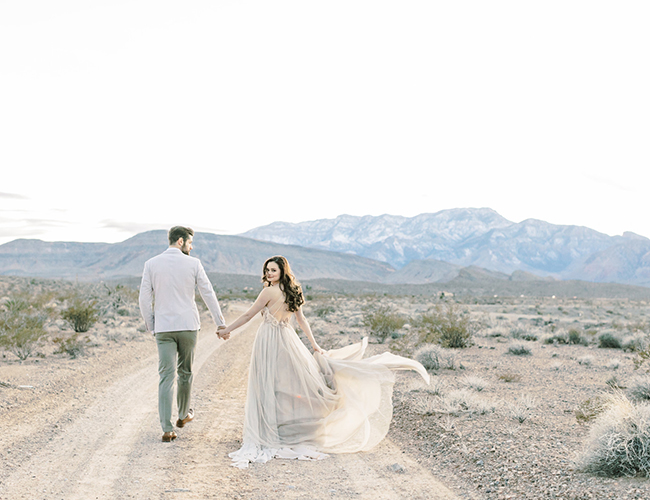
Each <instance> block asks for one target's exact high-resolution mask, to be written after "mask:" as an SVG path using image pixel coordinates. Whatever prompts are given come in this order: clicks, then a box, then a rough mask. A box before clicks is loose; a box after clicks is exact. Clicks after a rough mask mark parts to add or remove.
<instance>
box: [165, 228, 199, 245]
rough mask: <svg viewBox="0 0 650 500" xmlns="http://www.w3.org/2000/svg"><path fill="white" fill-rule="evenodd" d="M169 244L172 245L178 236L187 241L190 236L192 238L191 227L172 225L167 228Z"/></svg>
mask: <svg viewBox="0 0 650 500" xmlns="http://www.w3.org/2000/svg"><path fill="white" fill-rule="evenodd" d="M168 236H169V244H170V245H173V244H174V243H176V242H177V241H178V239H179V238H183V241H187V240H188V239H189V238H190V236H191V237H192V238H194V230H193V229H192V228H191V227H183V226H174V227H172V228H171V229H170V230H169V234H168Z"/></svg>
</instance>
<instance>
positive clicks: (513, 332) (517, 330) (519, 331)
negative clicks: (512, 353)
mask: <svg viewBox="0 0 650 500" xmlns="http://www.w3.org/2000/svg"><path fill="white" fill-rule="evenodd" d="M524 335H526V330H525V329H524V328H522V327H520V326H514V327H512V328H511V329H510V336H511V337H512V338H513V339H520V338H521V337H522V336H524Z"/></svg>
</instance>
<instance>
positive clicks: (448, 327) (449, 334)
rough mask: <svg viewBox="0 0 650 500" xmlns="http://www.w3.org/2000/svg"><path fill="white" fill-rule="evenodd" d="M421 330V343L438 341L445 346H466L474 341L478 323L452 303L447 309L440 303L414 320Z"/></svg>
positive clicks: (447, 305)
mask: <svg viewBox="0 0 650 500" xmlns="http://www.w3.org/2000/svg"><path fill="white" fill-rule="evenodd" d="M414 326H415V327H417V328H418V329H419V331H420V343H434V342H435V343H438V344H440V345H442V346H443V347H452V348H465V347H469V346H470V345H471V343H472V336H473V334H474V330H475V329H476V325H475V324H474V323H473V322H472V321H471V320H470V318H469V316H467V315H463V314H462V313H460V312H459V311H458V309H457V308H456V306H455V305H454V304H452V303H449V304H446V310H443V308H442V307H441V306H440V305H438V306H436V307H434V308H433V309H430V310H429V311H427V312H426V313H425V314H423V315H422V316H420V317H419V318H417V319H416V320H415V321H414Z"/></svg>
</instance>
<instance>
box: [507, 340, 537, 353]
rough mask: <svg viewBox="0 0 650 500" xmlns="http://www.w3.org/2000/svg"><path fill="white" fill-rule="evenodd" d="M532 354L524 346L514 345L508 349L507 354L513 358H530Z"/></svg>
mask: <svg viewBox="0 0 650 500" xmlns="http://www.w3.org/2000/svg"><path fill="white" fill-rule="evenodd" d="M532 353H533V352H532V351H531V350H530V349H529V348H528V347H526V346H525V345H524V344H519V343H516V344H512V345H510V347H508V354H512V355H514V356H530V355H531V354H532Z"/></svg>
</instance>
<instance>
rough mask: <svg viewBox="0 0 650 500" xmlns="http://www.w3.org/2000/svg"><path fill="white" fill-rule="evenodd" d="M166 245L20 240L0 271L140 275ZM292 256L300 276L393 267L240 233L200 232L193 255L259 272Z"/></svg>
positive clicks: (235, 270)
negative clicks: (278, 259) (270, 260)
mask: <svg viewBox="0 0 650 500" xmlns="http://www.w3.org/2000/svg"><path fill="white" fill-rule="evenodd" d="M167 247H168V242H167V233H166V231H163V230H158V231H148V232H145V233H140V234H138V235H136V236H134V237H132V238H129V239H128V240H126V241H123V242H121V243H114V244H108V243H63V242H55V243H49V242H44V241H40V240H25V239H19V240H14V241H11V242H9V243H6V244H4V245H1V246H0V274H2V275H13V276H30V277H43V278H66V279H75V278H78V279H82V280H97V279H114V278H121V277H130V276H140V275H141V274H142V269H143V267H144V263H145V261H146V260H147V259H149V258H151V257H153V256H155V255H157V254H159V253H161V252H163V251H164V250H166V249H167ZM277 254H282V255H284V256H285V257H287V258H288V259H289V261H290V262H291V265H292V267H293V269H294V272H295V273H296V274H297V275H298V276H301V277H302V278H304V279H306V278H334V279H353V280H362V281H381V280H382V279H384V277H385V276H387V275H390V274H391V273H393V272H395V270H394V269H393V268H392V267H391V266H390V265H388V264H386V263H384V262H378V261H374V260H371V259H367V258H364V257H358V256H356V255H346V254H340V253H336V252H327V251H323V250H314V249H310V248H302V247H298V246H292V245H279V244H277V243H269V242H263V241H256V240H252V239H249V238H243V237H241V236H222V235H216V234H210V233H197V234H196V237H195V239H194V250H193V251H192V255H193V256H195V257H198V258H200V259H201V261H202V262H203V265H204V267H205V269H206V271H207V272H220V273H231V274H253V275H258V276H261V273H262V264H263V263H264V261H265V260H266V259H267V258H268V257H271V256H273V255H277Z"/></svg>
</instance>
